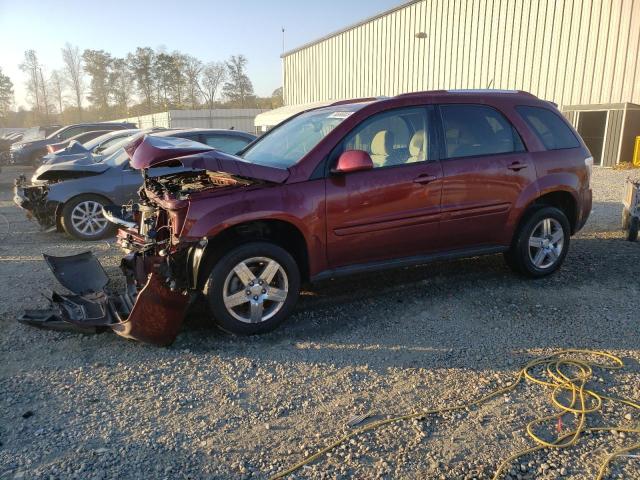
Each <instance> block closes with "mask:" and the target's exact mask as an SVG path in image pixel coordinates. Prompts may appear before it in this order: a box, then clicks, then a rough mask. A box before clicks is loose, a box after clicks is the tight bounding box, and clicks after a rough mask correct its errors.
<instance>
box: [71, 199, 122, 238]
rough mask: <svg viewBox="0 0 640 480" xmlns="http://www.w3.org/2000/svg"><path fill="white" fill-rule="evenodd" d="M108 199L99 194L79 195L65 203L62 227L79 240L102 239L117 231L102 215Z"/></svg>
mask: <svg viewBox="0 0 640 480" xmlns="http://www.w3.org/2000/svg"><path fill="white" fill-rule="evenodd" d="M106 205H109V202H108V200H107V199H105V198H103V197H100V196H98V195H79V196H77V197H75V198H72V199H71V200H69V201H68V202H67V203H65V204H64V207H63V208H62V218H61V219H62V222H61V223H62V228H63V229H64V231H65V232H66V233H67V234H68V235H69V236H71V237H74V238H77V239H78V240H100V239H102V238H107V237H110V236H112V235H113V234H114V233H115V230H116V227H115V225H113V224H112V223H110V222H109V221H108V220H107V219H106V218H104V216H103V215H102V207H104V206H106Z"/></svg>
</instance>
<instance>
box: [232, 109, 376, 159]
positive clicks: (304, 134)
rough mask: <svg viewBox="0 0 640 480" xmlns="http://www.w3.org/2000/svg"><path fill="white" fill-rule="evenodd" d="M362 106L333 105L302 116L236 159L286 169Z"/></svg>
mask: <svg viewBox="0 0 640 480" xmlns="http://www.w3.org/2000/svg"><path fill="white" fill-rule="evenodd" d="M364 105H365V104H364V103H359V104H348V105H336V106H335V107H325V108H320V109H317V110H311V111H309V112H305V113H302V114H300V115H298V116H297V117H294V118H292V119H291V120H289V121H288V122H286V123H284V124H283V125H281V126H279V127H277V128H275V129H273V130H271V131H270V132H269V133H267V134H265V135H264V136H263V137H262V138H260V139H258V140H257V141H256V142H255V143H253V145H251V146H250V147H249V148H248V149H247V150H245V151H244V152H243V153H242V154H241V155H240V156H241V157H242V158H243V159H244V160H246V161H247V162H250V163H256V164H258V165H267V166H270V167H276V168H289V167H291V166H293V165H295V164H296V163H298V161H299V160H300V159H301V158H302V157H303V156H305V155H306V154H307V153H309V151H310V150H311V149H312V148H314V147H315V146H316V145H317V144H318V143H320V141H321V140H322V139H323V138H324V137H326V136H327V135H328V134H329V132H331V130H333V129H334V128H336V127H337V126H338V125H340V124H341V123H342V122H343V121H344V120H345V119H346V118H348V117H349V115H351V114H352V113H353V112H355V111H356V110H359V109H360V108H362V107H363V106H364Z"/></svg>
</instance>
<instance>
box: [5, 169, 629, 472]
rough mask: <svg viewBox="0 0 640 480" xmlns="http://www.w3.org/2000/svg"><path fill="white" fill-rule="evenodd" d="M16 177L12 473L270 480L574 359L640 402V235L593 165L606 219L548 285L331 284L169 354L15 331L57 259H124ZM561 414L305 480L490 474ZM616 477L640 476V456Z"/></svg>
mask: <svg viewBox="0 0 640 480" xmlns="http://www.w3.org/2000/svg"><path fill="white" fill-rule="evenodd" d="M18 173H19V171H18V170H17V169H15V168H13V169H12V168H5V169H4V171H3V172H2V173H1V174H0V213H1V214H2V216H0V278H2V288H1V291H0V442H1V443H0V478H1V479H5V478H25V479H26V478H64V479H66V478H78V479H106V478H121V479H133V478H154V479H162V478H171V479H173V478H180V479H182V478H185V479H186V478H192V479H196V478H197V479H199V478H216V479H218V478H220V479H236V478H267V477H268V476H269V475H271V474H274V473H276V472H277V471H279V470H281V469H283V468H284V467H286V466H287V465H290V464H292V463H295V462H297V461H299V460H301V459H302V458H303V457H304V455H305V454H310V453H312V452H314V451H315V450H316V449H317V448H319V447H322V446H324V445H326V444H327V443H329V442H331V441H333V440H335V439H336V438H338V436H339V435H340V434H342V433H345V432H347V431H349V427H347V426H346V421H347V420H348V419H349V418H350V417H351V416H353V415H354V414H361V413H369V412H370V413H372V414H373V415H378V416H379V417H378V418H382V416H384V415H391V414H393V415H396V414H402V413H407V412H410V411H416V410H418V409H420V408H429V407H434V406H444V405H448V404H452V403H458V402H464V401H468V400H471V399H474V398H477V397H479V396H480V395H483V394H486V393H488V392H489V391H491V390H492V389H494V388H496V387H499V386H501V385H504V384H505V382H508V381H509V380H510V379H512V378H513V377H514V375H515V373H516V372H517V370H518V368H519V366H521V365H522V364H524V363H525V362H527V361H528V360H530V359H532V358H534V357H537V356H541V355H547V354H550V353H553V352H556V351H558V349H563V348H589V349H599V350H606V351H608V352H611V353H615V354H617V355H619V356H621V357H623V359H624V361H625V364H626V366H625V369H624V370H622V371H618V372H602V371H600V370H596V371H595V374H596V376H597V378H598V379H601V380H602V383H601V384H599V385H598V387H599V388H603V389H606V390H607V391H609V392H611V393H612V394H615V395H620V396H629V397H632V398H636V399H639V398H640V364H639V363H638V362H639V361H640V330H639V327H638V318H639V317H640V315H639V314H638V312H639V302H638V300H639V299H640V291H639V290H640V282H639V277H638V266H639V265H640V243H635V244H631V243H629V242H626V241H624V240H623V235H622V232H621V231H619V229H618V225H619V218H620V210H621V204H620V203H619V200H620V198H621V195H622V188H623V184H624V179H625V178H626V176H627V175H628V173H629V172H625V171H613V170H596V171H595V173H594V180H593V184H594V185H593V187H594V210H593V214H592V216H591V218H590V220H589V222H588V224H587V226H586V228H585V229H584V230H583V231H582V232H580V234H578V235H577V236H576V237H575V238H574V239H572V243H571V250H570V252H569V255H568V257H567V260H566V262H565V265H564V267H563V268H562V269H561V271H559V272H558V273H557V274H555V275H553V276H551V277H550V278H547V279H543V280H538V281H527V280H524V279H521V278H519V277H516V276H514V275H513V274H512V273H511V272H510V271H509V270H508V269H507V268H506V266H505V265H504V263H503V261H502V258H501V256H499V255H498V256H490V257H483V258H474V259H469V260H464V261H457V262H452V263H441V264H433V265H429V266H422V267H415V268H408V269H402V270H397V271H393V272H387V273H380V274H376V275H367V276H359V277H354V278H348V279H341V280H335V281H327V282H324V283H322V284H318V285H315V286H313V287H312V288H308V289H307V290H306V291H304V292H303V297H302V299H301V301H300V303H299V305H298V308H297V310H296V312H295V314H294V315H293V318H291V320H290V321H289V322H288V323H287V324H286V325H285V326H284V327H283V328H280V329H279V330H278V331H276V332H274V333H272V334H269V335H265V336H261V337H256V338H234V337H230V336H226V335H223V334H221V333H219V332H218V331H217V330H215V329H214V328H211V327H210V326H209V324H208V323H207V321H206V319H203V318H198V317H197V316H196V317H195V318H192V319H191V320H189V321H188V322H187V324H186V325H185V327H184V329H183V332H182V333H181V334H180V336H179V337H178V339H177V341H176V342H175V343H174V345H172V346H171V347H170V348H157V347H152V346H148V345H142V344H139V343H135V342H131V341H126V340H124V339H122V338H119V337H117V336H115V335H113V334H108V333H105V334H101V335H81V334H75V333H63V332H51V331H41V330H37V329H32V328H29V327H26V326H23V325H20V324H18V323H17V322H15V320H14V319H15V317H16V316H17V315H18V314H19V312H20V311H21V309H23V308H24V307H41V306H45V305H46V299H45V295H46V294H47V292H49V291H50V289H51V288H52V287H54V285H55V282H54V279H53V277H52V275H51V274H50V273H49V272H48V270H47V268H46V267H45V265H44V262H43V261H42V257H41V253H42V252H48V253H55V254H70V253H77V252H81V251H84V250H87V249H91V250H93V251H94V252H96V254H97V255H98V256H99V257H100V259H101V261H102V262H103V264H104V265H105V267H106V269H107V272H108V273H109V274H110V275H111V276H112V277H113V278H114V282H117V280H115V278H116V277H117V276H118V269H117V264H118V261H119V258H120V252H119V250H118V248H117V247H116V246H115V245H114V244H113V243H112V242H96V243H89V244H87V243H83V242H77V241H70V240H69V239H67V238H65V237H64V236H62V235H61V234H57V233H44V232H40V231H39V230H38V228H37V227H36V225H35V224H33V223H30V222H29V221H27V220H26V219H25V217H24V214H23V212H21V211H19V210H18V209H17V208H16V207H14V206H13V204H12V203H11V196H12V194H11V180H12V178H13V177H15V176H16V175H17V174H18ZM5 220H6V223H5ZM551 411H552V410H551V408H550V407H549V398H548V392H545V391H543V390H541V389H540V388H538V387H536V386H533V385H529V384H526V385H521V386H520V387H519V388H518V389H517V390H516V391H515V392H513V393H511V394H509V395H504V396H502V395H501V396H499V397H497V398H495V399H493V400H491V401H489V402H487V403H485V404H483V405H481V406H479V407H477V408H472V409H469V410H468V411H463V412H460V413H452V414H447V415H440V416H430V417H427V419H426V420H425V421H423V422H399V423H397V424H393V425H391V426H388V427H386V428H382V429H379V430H376V431H375V432H370V433H366V434H364V435H362V436H361V437H359V438H357V439H353V440H351V441H350V442H348V443H347V444H346V445H343V446H341V447H339V448H338V449H336V450H335V451H333V452H331V453H330V454H329V455H327V456H325V457H323V458H322V459H321V460H319V461H317V462H315V463H313V464H312V465H310V466H308V467H305V468H304V469H302V470H299V471H298V472H296V473H295V474H294V475H293V476H292V477H295V478H313V479H321V478H331V479H333V478H376V477H380V478H428V479H430V478H456V479H467V478H468V479H472V478H478V479H480V478H490V476H491V474H492V472H493V471H494V470H495V468H496V466H497V465H498V464H499V463H500V461H501V459H503V458H505V457H506V456H508V455H509V454H510V453H513V452H516V451H518V450H520V449H522V448H524V447H526V446H530V445H532V443H531V441H530V440H528V439H527V437H526V431H525V426H526V424H527V423H528V422H529V421H531V420H532V419H534V418H536V417H538V416H540V415H542V414H545V413H549V412H551ZM568 421H569V420H568ZM592 422H593V423H594V424H599V423H603V422H604V423H613V424H616V425H627V426H630V425H634V424H635V425H638V424H639V422H640V415H639V413H638V411H637V410H636V411H632V410H630V409H625V408H618V407H614V408H607V410H605V412H604V414H603V415H602V416H601V415H595V416H594V417H593V420H592ZM623 437H626V438H623ZM634 440H635V441H638V440H639V439H638V436H637V435H634V434H628V435H626V436H625V435H624V434H622V433H602V434H594V435H590V436H588V437H587V438H584V439H582V440H581V441H580V442H579V444H578V445H577V446H575V447H573V448H570V449H564V450H554V451H548V450H543V451H540V452H537V453H534V454H530V455H527V456H525V457H523V458H521V459H520V460H518V461H517V462H515V463H514V464H513V465H511V466H510V467H509V469H508V471H507V473H506V475H505V476H504V477H503V478H513V479H515V478H517V479H529V478H558V477H560V476H562V477H563V478H572V479H583V478H594V477H595V475H596V473H597V469H598V465H599V464H600V462H601V461H602V460H603V459H604V458H605V456H606V455H607V454H608V453H610V452H611V451H612V450H613V449H614V448H619V447H621V446H624V445H627V444H630V443H631V442H633V441H634ZM609 473H610V476H609V478H619V479H633V478H635V479H638V478H640V460H639V459H633V458H626V459H619V460H617V461H615V462H614V464H613V466H612V468H611V470H610V472H609Z"/></svg>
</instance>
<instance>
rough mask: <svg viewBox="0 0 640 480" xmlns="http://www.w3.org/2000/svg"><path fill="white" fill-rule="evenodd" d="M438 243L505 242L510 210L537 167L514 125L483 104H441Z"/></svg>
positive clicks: (458, 245)
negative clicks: (441, 149) (440, 238)
mask: <svg viewBox="0 0 640 480" xmlns="http://www.w3.org/2000/svg"><path fill="white" fill-rule="evenodd" d="M439 111H440V118H441V126H442V141H441V143H442V144H443V146H444V148H443V152H442V156H443V160H442V170H443V184H442V221H441V224H440V229H441V234H442V240H443V248H445V249H447V250H450V249H456V248H466V247H475V246H488V245H504V244H508V242H509V241H510V238H511V233H512V230H513V226H512V225H507V221H508V218H509V214H510V212H511V210H512V209H513V208H514V207H515V205H516V202H517V201H518V198H519V197H520V194H521V193H522V191H523V190H524V189H525V188H526V187H527V186H528V185H529V184H531V183H532V182H535V181H536V172H535V167H534V165H533V162H532V161H531V158H530V156H529V153H528V152H527V151H526V150H525V148H524V145H523V142H522V140H521V139H520V136H519V134H518V133H517V131H516V129H515V128H514V127H513V126H512V125H511V123H510V122H509V121H508V119H507V118H506V117H505V116H504V115H503V114H502V113H501V112H499V111H498V110H497V109H495V108H493V107H490V106H488V105H475V104H449V105H440V106H439Z"/></svg>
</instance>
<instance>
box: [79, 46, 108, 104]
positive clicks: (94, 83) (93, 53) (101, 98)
mask: <svg viewBox="0 0 640 480" xmlns="http://www.w3.org/2000/svg"><path fill="white" fill-rule="evenodd" d="M82 59H83V60H84V71H85V72H86V73H87V74H89V76H90V77H91V81H90V83H89V95H88V98H89V101H90V102H91V103H92V104H93V106H94V107H95V108H97V109H98V111H101V112H107V111H108V110H109V99H110V97H111V82H110V81H109V80H110V74H111V69H112V68H113V58H112V57H111V54H110V53H107V52H105V51H104V50H85V51H84V53H83V54H82Z"/></svg>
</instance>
